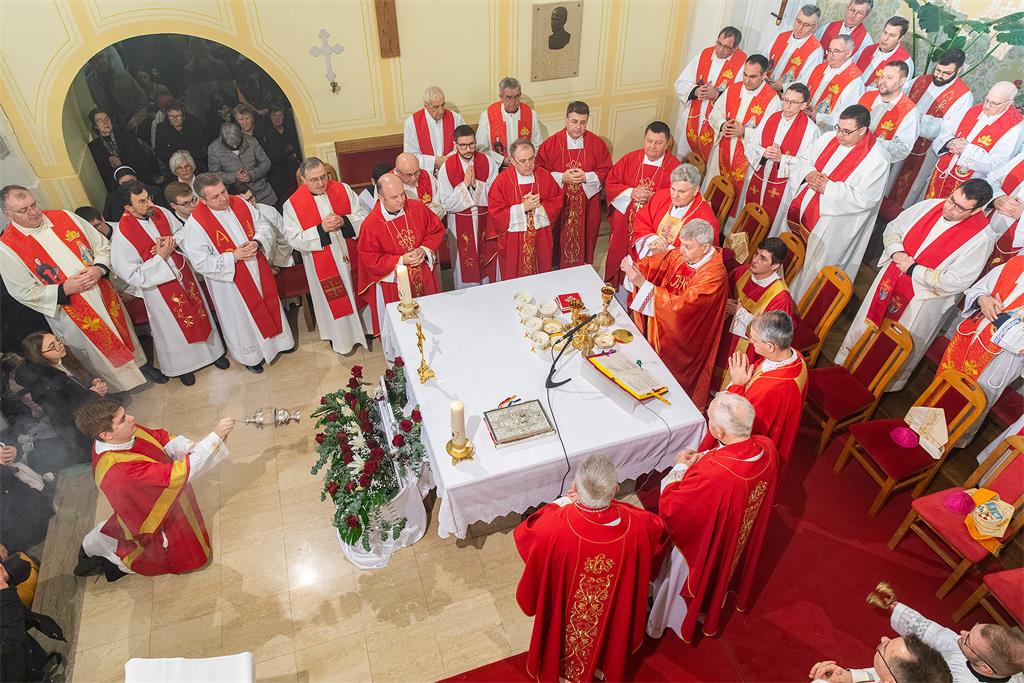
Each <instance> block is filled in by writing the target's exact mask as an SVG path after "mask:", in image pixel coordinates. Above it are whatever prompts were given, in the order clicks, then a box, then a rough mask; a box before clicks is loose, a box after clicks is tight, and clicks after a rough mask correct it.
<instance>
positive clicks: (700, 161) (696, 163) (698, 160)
mask: <svg viewBox="0 0 1024 683" xmlns="http://www.w3.org/2000/svg"><path fill="white" fill-rule="evenodd" d="M683 163H684V164H690V165H691V166H693V167H694V168H696V169H697V170H698V171H700V177H701V180H703V179H704V174H705V173H707V170H708V162H707V161H706V160H705V159H704V157H702V156H701V155H699V154H697V153H696V152H690V153H689V154H687V155H686V156H685V157H683Z"/></svg>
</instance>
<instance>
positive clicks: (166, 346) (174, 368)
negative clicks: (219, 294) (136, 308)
mask: <svg viewBox="0 0 1024 683" xmlns="http://www.w3.org/2000/svg"><path fill="white" fill-rule="evenodd" d="M153 210H154V211H162V212H163V213H164V217H165V218H166V219H167V224H168V225H169V226H170V227H171V236H172V237H174V241H175V243H176V244H177V245H178V246H179V248H180V246H181V242H182V240H183V238H184V233H183V228H182V226H181V224H179V223H178V222H177V221H176V220H174V218H173V216H172V215H171V212H170V211H168V210H167V209H165V208H163V207H161V206H155V207H153ZM139 225H141V226H142V229H143V230H145V231H146V234H147V235H149V236H150V238H152V240H153V242H154V243H155V242H156V241H157V240H158V239H160V232H159V231H158V230H157V229H156V225H155V224H154V223H153V221H152V220H146V219H139ZM110 258H111V262H112V266H113V269H114V272H115V273H117V274H118V276H119V277H120V278H121V279H123V280H124V281H125V282H127V283H128V284H129V285H131V286H133V287H135V288H137V289H138V290H139V294H140V296H141V297H142V300H143V301H144V302H145V304H146V314H147V315H148V316H149V328H150V330H151V331H152V333H153V350H154V351H155V353H156V361H157V363H158V365H159V367H160V371H161V372H163V373H164V374H165V375H167V376H168V377H177V376H178V375H184V374H185V373H187V372H193V371H195V370H198V369H199V368H202V367H206V366H207V365H209V364H210V363H212V362H213V361H215V360H217V359H218V358H220V357H221V356H223V355H224V343H223V342H222V341H221V339H220V333H219V332H218V331H217V323H216V321H215V320H214V319H213V315H212V314H211V313H210V304H209V302H207V301H206V296H205V295H204V294H203V290H202V288H201V287H200V288H199V296H200V298H201V299H202V300H203V307H204V308H205V309H206V311H207V315H208V317H209V321H210V326H211V327H212V328H213V329H211V330H210V335H209V336H208V337H207V338H206V340H205V341H201V342H196V343H194V344H190V343H189V341H188V340H187V339H185V333H184V332H182V331H181V326H180V325H179V324H178V321H177V319H176V318H175V317H174V314H173V313H171V309H170V307H168V305H167V302H166V301H165V300H164V297H163V295H162V294H161V293H160V290H159V285H162V284H163V283H165V282H171V281H172V280H178V281H179V282H180V281H181V279H182V273H181V271H179V270H178V269H177V268H176V267H175V265H174V263H173V262H172V260H171V259H170V258H167V259H163V258H161V257H160V256H159V255H156V254H154V255H153V256H150V257H149V258H146V259H143V258H142V256H140V255H139V251H138V250H137V249H136V248H135V247H134V246H133V245H132V243H131V242H129V241H128V239H127V238H125V237H124V235H122V234H121V231H120V230H115V231H114V234H113V236H112V238H111V240H110ZM189 267H190V266H189V265H188V263H187V262H186V263H185V268H189Z"/></svg>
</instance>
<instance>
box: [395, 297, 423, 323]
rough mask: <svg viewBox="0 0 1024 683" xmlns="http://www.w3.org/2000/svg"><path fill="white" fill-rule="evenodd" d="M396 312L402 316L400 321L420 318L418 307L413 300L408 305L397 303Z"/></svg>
mask: <svg viewBox="0 0 1024 683" xmlns="http://www.w3.org/2000/svg"><path fill="white" fill-rule="evenodd" d="M398 312H399V313H401V314H402V320H412V319H414V318H418V317H420V315H419V314H420V305H419V304H418V303H416V301H415V300H413V301H410V302H409V303H404V302H403V303H399V304H398Z"/></svg>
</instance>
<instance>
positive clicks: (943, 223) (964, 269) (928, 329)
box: [835, 199, 995, 391]
mask: <svg viewBox="0 0 1024 683" xmlns="http://www.w3.org/2000/svg"><path fill="white" fill-rule="evenodd" d="M944 201H945V200H943V199H926V200H924V201H923V202H920V203H919V204H917V205H916V206H912V207H910V208H909V209H906V210H905V211H903V212H902V213H901V214H900V215H899V216H897V217H896V218H894V219H893V220H892V221H890V222H889V225H887V226H886V228H885V233H884V234H883V236H882V243H883V245H884V246H883V250H882V257H881V258H880V259H879V260H878V266H879V270H878V275H876V276H875V279H874V281H873V282H872V283H871V285H870V287H868V290H867V295H866V296H865V298H864V302H863V303H862V304H861V306H860V309H859V310H858V311H857V315H856V316H854V319H853V324H852V325H850V329H849V331H848V332H847V333H846V338H845V339H844V340H843V344H842V347H841V348H840V349H839V353H837V354H836V358H835V362H836V363H837V364H839V363H842V362H843V361H844V360H845V359H846V356H847V354H848V353H849V352H850V349H852V348H853V345H854V344H856V343H857V340H858V339H859V338H860V336H861V335H862V334H863V333H864V330H865V329H866V328H867V324H868V323H867V312H868V308H869V307H870V305H871V302H872V301H873V299H874V296H875V292H876V291H877V290H878V285H879V283H880V282H881V281H882V278H883V277H884V276H885V271H886V269H887V268H888V266H889V264H890V263H892V256H893V254H896V253H898V252H901V251H904V248H903V240H904V238H905V237H906V236H907V233H908V232H910V230H911V229H912V228H913V227H914V225H915V224H916V223H917V222H918V220H920V219H921V217H922V216H924V215H925V214H926V213H928V211H929V210H930V209H932V208H933V207H935V205H936V204H941V203H943V202H944ZM955 225H956V222H950V221H947V220H946V219H945V218H942V217H940V218H939V220H938V222H936V223H935V226H934V227H932V229H931V231H930V232H929V233H928V236H927V237H925V238H924V241H923V242H922V243H921V246H920V247H919V248H918V250H917V253H918V254H920V253H921V252H922V251H924V250H925V249H927V248H928V246H929V245H930V244H932V243H933V242H934V241H935V240H936V239H938V238H939V236H940V235H942V234H943V233H944V232H946V231H947V230H949V229H951V228H952V227H953V226H955ZM994 242H995V236H994V235H993V234H992V231H991V230H989V229H988V228H987V227H986V228H985V229H984V230H982V231H981V232H979V233H978V234H977V235H975V236H974V237H972V238H971V239H969V240H968V241H967V242H966V243H965V244H964V245H963V246H962V247H960V248H959V249H957V250H955V251H954V252H953V253H952V254H951V255H950V256H949V257H948V258H947V259H946V260H944V261H943V262H942V263H940V264H939V265H938V266H937V267H935V268H925V267H924V266H921V265H918V266H917V267H916V268H915V269H914V273H913V275H912V276H911V277H912V279H913V281H914V297H913V298H912V299H911V300H910V301H909V302H908V303H907V305H906V307H905V308H904V309H903V313H902V314H901V315H900V317H899V318H898V319H897V322H899V324H901V325H903V326H904V327H905V328H907V330H909V331H910V334H911V336H913V338H914V348H913V350H912V351H911V353H910V358H909V359H908V360H907V362H906V363H904V364H903V367H902V368H901V369H900V371H899V372H898V373H897V374H896V376H895V377H894V378H893V380H892V382H891V383H890V384H889V387H888V388H887V389H886V391H899V390H900V389H902V388H903V386H904V385H905V384H906V383H907V380H908V379H909V378H910V375H911V374H912V373H913V371H914V369H915V368H916V367H917V363H918V361H920V360H921V358H922V357H923V356H924V354H925V352H926V351H927V350H928V346H929V345H930V344H931V343H932V340H933V339H935V335H936V334H938V332H939V328H940V327H941V325H942V322H943V320H946V319H947V318H946V313H947V312H948V311H949V309H950V307H951V306H952V304H953V297H955V296H956V295H957V294H959V293H960V292H962V291H964V290H965V289H967V288H968V287H970V286H971V283H972V282H974V281H975V280H976V279H977V278H978V275H979V274H980V273H981V270H982V268H984V267H985V263H986V261H987V260H988V256H989V254H990V253H991V252H992V245H993V243H994Z"/></svg>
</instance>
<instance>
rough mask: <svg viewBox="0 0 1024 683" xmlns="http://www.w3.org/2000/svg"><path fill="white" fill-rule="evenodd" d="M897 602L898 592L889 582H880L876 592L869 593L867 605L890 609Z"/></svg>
mask: <svg viewBox="0 0 1024 683" xmlns="http://www.w3.org/2000/svg"><path fill="white" fill-rule="evenodd" d="M895 602H896V592H895V591H893V589H892V586H891V585H889V582H888V581H879V582H878V585H877V586H875V590H873V591H871V592H870V593H868V598H867V603H868V604H869V605H871V606H873V607H880V608H881V609H889V608H891V607H892V606H893V604H894V603H895Z"/></svg>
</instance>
